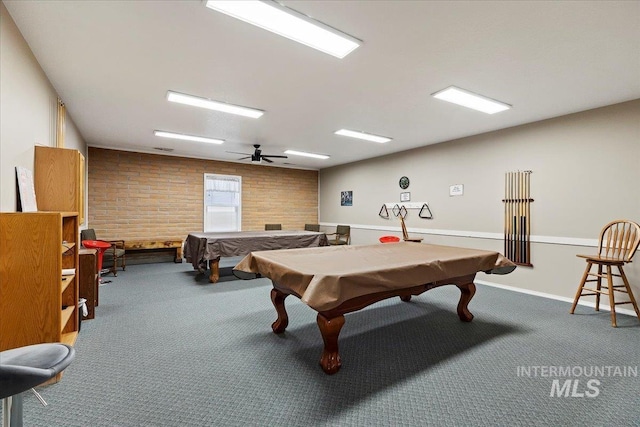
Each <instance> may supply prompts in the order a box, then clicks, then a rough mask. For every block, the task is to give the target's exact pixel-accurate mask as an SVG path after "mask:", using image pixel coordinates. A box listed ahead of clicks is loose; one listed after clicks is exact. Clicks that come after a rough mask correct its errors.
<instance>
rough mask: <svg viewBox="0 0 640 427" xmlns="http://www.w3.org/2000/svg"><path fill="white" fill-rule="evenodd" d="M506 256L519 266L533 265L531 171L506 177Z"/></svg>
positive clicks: (519, 172)
mask: <svg viewBox="0 0 640 427" xmlns="http://www.w3.org/2000/svg"><path fill="white" fill-rule="evenodd" d="M502 201H503V202H504V255H505V256H506V257H507V258H509V259H510V260H511V261H513V262H514V263H516V264H518V265H525V266H530V267H532V266H533V265H532V264H531V238H530V234H531V232H530V230H531V202H533V199H532V198H531V171H517V172H507V173H506V174H505V177H504V199H503V200H502Z"/></svg>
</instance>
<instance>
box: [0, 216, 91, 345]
mask: <svg viewBox="0 0 640 427" xmlns="http://www.w3.org/2000/svg"><path fill="white" fill-rule="evenodd" d="M79 248H80V245H79V243H78V215H77V213H76V212H24V213H23V212H15V213H0V285H1V286H0V351H2V350H7V349H10V348H16V347H22V346H25V345H31V344H38V343H47V342H62V343H65V344H69V345H73V344H74V343H75V341H76V338H77V336H78V326H79V325H78V322H79V320H78V280H77V276H76V274H75V272H76V271H77V268H78V250H79Z"/></svg>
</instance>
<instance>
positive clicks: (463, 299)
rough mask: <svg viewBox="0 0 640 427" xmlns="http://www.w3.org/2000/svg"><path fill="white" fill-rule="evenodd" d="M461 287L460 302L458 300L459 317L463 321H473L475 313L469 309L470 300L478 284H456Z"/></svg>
mask: <svg viewBox="0 0 640 427" xmlns="http://www.w3.org/2000/svg"><path fill="white" fill-rule="evenodd" d="M456 286H457V287H458V289H460V302H458V317H460V320H462V321H463V322H471V320H473V314H471V312H470V311H469V308H468V306H469V302H470V301H471V298H473V295H474V294H475V293H476V285H474V284H473V282H471V283H466V284H456Z"/></svg>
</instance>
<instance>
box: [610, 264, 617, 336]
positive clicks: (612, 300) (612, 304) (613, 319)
mask: <svg viewBox="0 0 640 427" xmlns="http://www.w3.org/2000/svg"><path fill="white" fill-rule="evenodd" d="M607 284H608V286H609V306H610V307H611V326H613V327H614V328H617V327H618V322H617V321H616V298H615V297H614V290H613V275H612V274H611V266H610V265H607Z"/></svg>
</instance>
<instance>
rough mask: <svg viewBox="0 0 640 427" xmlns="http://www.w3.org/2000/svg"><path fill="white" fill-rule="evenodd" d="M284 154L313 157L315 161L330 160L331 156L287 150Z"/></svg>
mask: <svg viewBox="0 0 640 427" xmlns="http://www.w3.org/2000/svg"><path fill="white" fill-rule="evenodd" d="M284 153H285V154H291V155H293V156H302V157H313V158H314V159H323V160H326V159H328V158H329V156H327V155H326V154H316V153H307V152H305V151H296V150H287V151H285V152H284Z"/></svg>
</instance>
